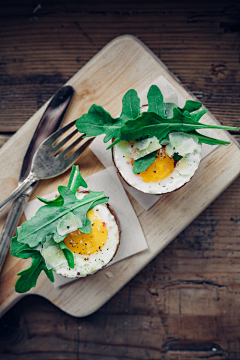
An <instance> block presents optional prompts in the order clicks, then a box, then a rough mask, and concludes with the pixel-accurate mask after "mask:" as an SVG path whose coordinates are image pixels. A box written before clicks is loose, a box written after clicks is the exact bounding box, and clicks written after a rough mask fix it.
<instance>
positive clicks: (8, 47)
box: [0, 0, 240, 360]
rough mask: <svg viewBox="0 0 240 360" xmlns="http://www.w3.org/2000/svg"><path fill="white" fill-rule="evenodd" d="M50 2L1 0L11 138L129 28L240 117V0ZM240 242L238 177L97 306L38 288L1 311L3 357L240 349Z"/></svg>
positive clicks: (6, 127) (2, 99) (228, 120)
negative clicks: (74, 310)
mask: <svg viewBox="0 0 240 360" xmlns="http://www.w3.org/2000/svg"><path fill="white" fill-rule="evenodd" d="M39 1H40V2H39V3H38V1H27V0H21V2H20V1H17V0H15V1H14V0H9V1H5V2H4V3H3V2H1V4H0V145H1V146H2V145H3V144H4V142H5V141H7V140H8V139H9V138H10V137H11V136H12V134H14V133H15V132H16V131H17V130H18V129H19V128H20V127H21V126H22V125H23V124H24V122H25V121H27V120H28V119H29V117H30V116H31V115H32V114H33V113H34V112H35V111H36V110H37V109H39V108H40V107H41V106H42V105H43V104H44V103H45V101H47V100H48V99H49V98H50V97H51V96H52V95H53V93H54V92H56V90H57V89H58V88H59V87H60V86H62V85H63V84H64V83H65V82H66V81H67V80H68V79H69V78H70V77H71V76H72V75H74V74H75V72H76V71H78V70H79V69H80V68H81V67H82V66H83V65H84V64H86V63H87V62H88V61H89V60H90V59H91V58H92V57H93V56H94V55H95V54H96V53H97V52H98V51H99V50H100V49H101V48H102V47H103V46H104V45H106V44H107V43H108V42H109V41H110V40H112V39H113V38H115V37H116V36H119V35H123V34H132V35H134V36H136V37H138V38H139V39H140V40H142V41H143V42H144V43H145V44H146V45H147V46H148V47H149V48H150V49H151V50H152V51H153V52H154V53H155V54H156V55H157V56H158V57H159V58H160V59H161V60H162V61H163V62H164V63H165V64H166V65H167V67H168V68H169V70H170V71H172V72H173V73H174V74H175V75H176V76H177V77H178V78H179V79H180V80H181V81H182V83H183V84H184V85H185V86H186V87H187V88H188V89H189V90H190V91H191V92H192V93H193V94H195V96H197V97H198V99H199V100H200V101H202V102H203V103H204V104H205V106H206V107H207V108H208V109H209V110H210V111H211V112H212V113H213V115H215V116H216V118H217V119H218V120H219V121H220V122H221V123H222V124H224V125H229V126H239V125H240V118H239V114H240V91H239V80H240V72H239V69H240V65H239V63H240V4H239V2H238V1H231V0H228V1H227V0H225V1H216V0H214V1H201V2H199V3H198V4H197V3H194V2H188V1H151V0H149V1H133V0H129V1H126V2H124V1H110V0H109V1H103V2H100V1H90V0H89V1H87V0H86V1H79V2H77V1H76V2H74V1H72V0H69V1H67V2H66V1H62V0H59V1H53V0H52V1H45V0H44V1H41V0H39ZM122 56H124V54H122ZM235 138H236V139H237V140H238V141H240V135H235ZM239 251H240V179H237V180H236V181H235V182H234V183H233V184H232V185H231V186H230V187H229V188H228V189H227V190H226V191H225V192H224V193H223V194H222V195H221V196H220V197H219V198H218V199H217V200H215V201H214V202H213V203H212V204H211V205H210V206H209V207H208V208H207V209H206V210H205V211H204V212H203V213H202V214H201V215H200V216H199V217H198V218H197V219H196V220H195V221H194V222H193V223H192V224H191V225H190V226H189V227H188V228H187V229H186V230H185V231H183V232H182V233H181V234H180V235H179V236H178V237H177V238H176V239H175V240H174V241H173V242H172V243H171V244H170V245H169V246H168V247H167V248H166V249H165V250H164V251H163V252H162V253H161V254H160V255H159V256H157V257H156V258H155V259H154V260H153V261H152V262H151V263H150V264H149V265H148V266H147V267H146V268H145V269H144V270H143V271H141V272H140V273H139V274H138V275H137V276H136V277H135V278H134V279H133V280H132V281H131V282H130V283H129V284H128V285H126V286H125V287H124V288H123V289H122V290H121V291H120V292H119V293H118V294H116V295H115V296H114V297H113V298H112V299H111V300H110V301H109V302H108V303H107V304H106V305H104V306H103V307H102V308H101V309H100V310H98V311H97V312H96V313H94V314H92V315H91V316H88V317H85V318H74V317H71V316H69V315H67V314H65V313H63V312H62V311H61V310H59V309H57V308H56V307H54V306H53V305H52V304H50V303H49V302H48V301H46V300H44V299H42V298H40V297H37V296H27V297H26V298H24V299H23V300H21V301H20V302H19V303H17V304H16V305H15V306H14V307H13V308H12V309H10V310H9V311H8V312H7V313H6V314H5V315H4V316H3V317H2V319H1V320H0V357H1V359H16V358H17V359H24V360H25V359H56V360H58V359H83V360H94V359H97V360H105V359H109V360H123V359H124V360H125V359H135V360H140V359H144V360H145V359H172V360H176V359H179V360H180V359H181V360H182V359H208V358H212V359H214V360H217V359H239V358H240V307H239V303H240V253H239ZM79 306H81V303H80V302H79Z"/></svg>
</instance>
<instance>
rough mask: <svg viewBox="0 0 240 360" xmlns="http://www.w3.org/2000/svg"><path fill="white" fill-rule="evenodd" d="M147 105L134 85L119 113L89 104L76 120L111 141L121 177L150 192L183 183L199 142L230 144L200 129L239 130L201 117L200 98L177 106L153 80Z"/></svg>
mask: <svg viewBox="0 0 240 360" xmlns="http://www.w3.org/2000/svg"><path fill="white" fill-rule="evenodd" d="M147 98H148V104H146V105H145V106H143V105H142V106H140V99H139V97H138V95H137V92H136V91H135V90H129V91H128V92H127V93H126V94H125V95H124V97H123V100H122V112H121V115H120V116H119V117H118V118H113V117H112V116H111V115H110V114H109V113H108V112H107V111H106V110H105V109H104V108H103V107H102V106H98V105H95V104H94V105H92V106H91V107H90V109H89V111H88V113H87V114H84V115H82V116H81V117H80V118H79V119H78V120H77V122H76V126H77V128H78V130H79V131H80V132H82V133H85V134H86V136H98V135H102V134H105V137H104V142H105V143H106V142H108V141H110V140H112V142H111V144H110V145H109V146H108V147H107V149H110V148H112V156H113V162H114V165H115V166H116V168H117V170H118V172H119V173H120V175H121V176H122V178H123V179H124V180H125V181H126V182H127V183H128V184H129V185H131V186H132V187H134V188H136V189H138V190H140V191H142V192H145V193H152V194H163V193H168V192H171V191H173V190H176V189H178V188H180V187H182V186H183V185H184V184H185V183H187V182H188V181H189V180H190V179H191V177H192V176H193V174H194V173H195V171H196V170H197V168H198V166H199V163H200V160H201V148H202V143H206V144H209V145H228V144H229V142H227V141H223V140H218V139H214V138H210V137H208V136H205V135H202V134H200V133H199V132H198V131H197V130H199V129H210V128H212V129H213V128H215V129H226V130H239V128H235V127H227V126H218V125H215V126H214V125H206V124H202V123H200V122H199V120H200V118H201V117H202V116H203V115H204V114H205V113H206V111H207V110H205V109H200V108H201V106H202V103H200V102H197V101H192V100H187V101H186V103H185V105H184V107H182V108H180V107H179V106H177V105H176V104H175V103H171V102H167V103H164V101H163V95H162V93H161V91H160V89H159V88H158V87H157V86H156V85H152V86H151V87H150V89H149V91H148V95H147Z"/></svg>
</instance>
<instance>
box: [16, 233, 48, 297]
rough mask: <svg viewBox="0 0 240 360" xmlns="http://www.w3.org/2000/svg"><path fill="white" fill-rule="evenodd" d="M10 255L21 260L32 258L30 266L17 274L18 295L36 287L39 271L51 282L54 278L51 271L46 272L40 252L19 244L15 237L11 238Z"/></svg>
mask: <svg viewBox="0 0 240 360" xmlns="http://www.w3.org/2000/svg"><path fill="white" fill-rule="evenodd" d="M10 254H11V255H12V256H16V257H18V258H21V259H28V258H29V257H31V258H32V264H31V266H30V267H29V268H28V269H26V270H23V271H21V272H20V273H18V274H17V275H20V278H19V279H18V280H17V282H16V285H15V290H16V292H18V293H24V292H26V291H29V290H30V289H31V288H32V287H34V286H36V282H37V279H38V276H39V275H40V273H41V271H42V270H43V271H45V273H46V275H47V276H48V278H49V279H50V280H51V281H52V282H53V281H54V277H53V273H52V270H48V268H47V267H46V263H45V260H44V258H43V257H42V255H41V253H40V251H38V250H36V249H32V248H30V247H29V246H28V245H27V244H21V243H19V242H18V241H17V236H15V237H13V238H12V241H11V245H10Z"/></svg>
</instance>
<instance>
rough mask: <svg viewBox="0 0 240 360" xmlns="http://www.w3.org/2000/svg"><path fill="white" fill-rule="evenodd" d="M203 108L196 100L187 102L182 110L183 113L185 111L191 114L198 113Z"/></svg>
mask: <svg viewBox="0 0 240 360" xmlns="http://www.w3.org/2000/svg"><path fill="white" fill-rule="evenodd" d="M201 106H202V103H201V102H198V101H194V100H187V101H186V103H185V105H184V107H183V108H182V109H181V108H179V109H180V110H181V112H182V113H184V111H188V112H189V113H191V112H193V111H196V110H198V109H200V107H201Z"/></svg>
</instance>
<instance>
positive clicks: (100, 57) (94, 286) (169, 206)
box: [0, 36, 240, 316]
mask: <svg viewBox="0 0 240 360" xmlns="http://www.w3.org/2000/svg"><path fill="white" fill-rule="evenodd" d="M160 75H163V76H164V77H165V78H166V79H167V80H168V81H169V82H170V83H171V84H172V85H173V86H174V87H175V88H176V89H177V90H178V91H179V92H180V93H181V94H182V95H183V97H184V98H185V99H193V98H194V97H193V96H191V94H190V93H189V92H188V91H187V90H186V89H185V88H184V87H183V86H182V85H181V84H180V82H179V81H178V79H176V77H174V76H173V75H172V74H171V73H170V72H169V71H168V69H167V68H166V66H165V65H164V64H163V63H162V62H161V61H160V60H159V59H158V58H157V57H156V56H155V55H154V54H153V53H152V52H151V51H150V50H149V49H148V48H146V46H145V45H144V44H142V43H141V42H140V41H139V40H137V39H136V38H134V37H132V36H122V37H119V38H116V39H115V40H113V41H112V42H110V43H109V44H108V45H107V46H106V47H104V48H103V49H102V50H101V51H100V52H99V53H98V54H97V55H96V56H95V57H94V58H93V59H92V60H91V61H89V63H87V64H86V65H85V66H84V67H83V68H82V69H81V70H80V71H79V72H78V73H76V74H75V75H74V76H73V77H72V78H71V79H70V80H69V82H68V84H71V85H72V86H74V88H75V91H76V92H75V95H74V98H73V100H72V103H71V106H70V108H69V110H68V112H67V115H66V117H65V124H66V123H68V122H70V121H71V120H73V119H76V118H78V117H79V116H81V115H82V113H84V112H87V111H88V109H89V107H90V105H91V104H92V103H97V104H101V105H102V106H104V107H105V108H106V110H108V111H109V112H110V113H111V114H112V115H113V116H117V114H118V113H120V111H121V100H122V97H123V95H124V93H125V92H126V91H127V90H129V89H131V88H134V89H136V90H137V91H138V93H140V92H141V91H142V90H143V89H144V88H146V87H147V86H149V84H150V83H151V82H152V81H153V80H154V79H156V78H157V77H158V76H160ZM45 107H46V104H45V106H43V107H42V108H41V109H40V110H39V111H38V112H37V113H36V114H34V115H33V117H32V118H31V119H29V121H28V122H27V123H26V124H25V125H24V126H23V127H22V128H21V129H20V130H19V131H18V132H17V133H16V134H15V135H14V136H13V137H12V138H11V139H10V140H9V141H8V142H7V143H6V144H5V145H4V146H3V147H2V148H1V150H0V159H1V163H0V169H1V171H0V189H1V191H0V201H2V200H3V199H4V198H5V197H6V196H7V195H8V194H9V193H10V192H11V191H12V190H13V189H14V188H15V187H16V185H17V182H18V176H19V173H20V169H21V163H22V159H23V156H24V154H25V151H26V148H27V146H28V143H29V141H30V139H31V136H32V134H33V132H34V129H35V127H36V125H37V123H38V121H39V119H40V117H41V115H42V113H43V111H44V109H45ZM205 120H206V121H207V122H208V123H211V124H214V123H216V122H217V120H216V119H214V117H213V116H212V115H211V114H210V113H208V114H207V115H205ZM216 132H217V133H218V134H219V135H220V137H221V139H224V140H229V137H230V135H229V134H228V133H227V132H224V131H221V130H217V131H216ZM231 140H232V143H231V144H230V145H229V146H228V147H225V146H219V147H218V148H217V149H216V150H214V151H213V152H212V153H211V154H209V155H208V156H207V157H206V158H205V159H204V160H203V161H202V162H201V164H200V167H199V169H198V170H197V172H196V173H195V175H194V177H193V179H192V180H191V181H190V182H189V183H188V184H187V185H186V186H184V187H183V188H181V189H179V190H178V191H175V192H174V193H172V194H167V195H164V196H163V197H162V198H161V199H160V200H159V201H158V202H157V203H156V204H155V205H154V206H153V207H152V208H151V209H150V210H148V211H145V210H144V209H143V208H142V207H141V206H140V205H139V204H138V203H137V202H136V201H135V200H134V199H132V198H130V200H131V202H132V204H133V207H134V209H135V211H136V214H137V216H138V218H139V221H140V223H141V226H142V228H143V232H144V234H145V237H146V240H147V242H148V246H149V248H148V250H146V251H143V252H141V253H139V254H137V255H134V256H132V257H131V258H128V259H126V260H123V261H121V262H118V263H116V264H115V265H112V266H111V268H109V269H108V270H111V273H112V274H113V277H111V278H109V277H107V276H106V271H107V270H104V269H103V270H101V271H100V272H98V273H97V274H96V275H94V276H89V277H87V278H84V279H80V280H77V281H74V282H72V283H70V284H68V285H65V286H62V287H59V288H54V287H53V285H52V283H51V282H50V281H49V280H48V279H47V278H46V276H45V274H44V273H42V274H41V276H40V278H39V279H38V283H37V286H36V287H35V288H34V289H32V290H31V291H30V292H29V293H28V294H38V295H41V296H43V297H45V298H47V299H49V300H50V301H51V302H52V303H54V304H55V305H56V306H58V307H59V308H61V309H62V310H64V311H66V312H67V313H69V314H71V315H74V316H86V315H89V314H91V313H93V312H94V311H96V310H97V309H98V308H99V307H100V306H102V305H103V304H104V303H105V302H106V301H108V300H109V299H110V298H111V297H112V296H113V295H114V294H115V293H116V292H117V291H119V290H120V289H121V288H122V287H123V286H124V285H125V284H126V283H127V282H128V281H129V280H130V279H131V278H132V277H133V276H135V275H136V274H137V273H138V272H139V271H140V270H141V269H142V268H143V267H144V266H145V265H146V264H148V263H149V261H151V260H152V259H153V258H154V257H155V256H156V255H157V254H158V253H159V252H160V251H161V250H162V249H163V248H164V247H165V246H167V245H168V244H169V243H170V242H171V241H172V240H173V239H174V238H175V237H176V236H177V235H178V234H179V233H180V232H181V231H182V230H183V229H184V228H185V227H186V226H187V225H188V224H190V223H191V222H192V221H193V219H194V218H196V217H197V216H198V214H200V213H201V212H202V211H203V210H204V209H205V208H206V207H207V206H208V205H209V204H210V203H211V202H212V201H213V200H214V199H215V198H216V197H217V196H218V195H219V194H220V193H221V192H222V191H224V189H226V188H227V187H228V186H229V185H230V184H231V182H232V181H233V180H234V179H235V178H236V177H237V176H238V175H239V173H240V149H239V145H238V144H237V142H236V141H234V139H232V138H231ZM77 163H78V164H79V166H80V169H81V171H82V174H83V176H84V177H86V176H89V175H91V174H93V173H95V172H98V171H100V170H102V169H103V165H102V164H101V163H100V162H99V160H98V159H97V158H96V157H95V156H94V155H93V153H92V152H91V150H90V149H88V150H87V151H86V152H85V153H84V154H83V155H82V156H81V157H80V158H79V160H78V162H77ZM68 177H69V172H67V173H65V174H63V175H61V176H59V177H57V178H54V179H52V180H47V181H46V180H45V181H40V182H39V184H38V186H37V187H36V189H35V191H34V193H33V194H32V196H31V199H34V198H35V197H36V195H39V196H43V195H44V194H47V193H50V192H52V191H54V190H56V189H57V187H58V185H59V184H63V185H66V184H67V181H68ZM6 215H7V210H6V211H5V212H4V213H2V214H0V225H1V228H2V226H3V223H4V221H5V218H6ZM21 221H24V216H23V217H22V219H21ZM133 231H134V229H133ZM30 262H31V260H30V259H28V260H22V259H17V258H14V257H12V256H11V255H10V254H9V255H8V257H7V259H6V262H5V265H4V268H3V271H2V274H1V278H0V314H1V315H2V314H3V313H4V312H5V311H6V310H7V309H9V308H10V307H11V306H12V305H13V304H14V303H16V301H18V300H19V299H20V298H22V297H23V296H25V294H24V295H22V294H17V293H15V291H14V285H15V282H16V280H17V278H18V277H17V275H16V274H17V273H18V272H19V271H21V270H23V269H25V268H27V267H28V266H29V264H30Z"/></svg>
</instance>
